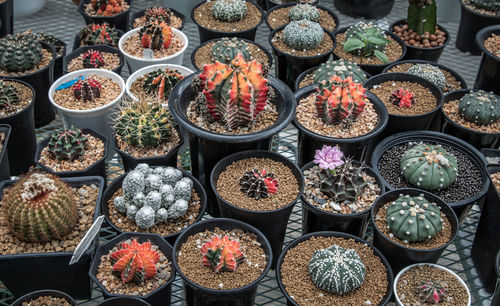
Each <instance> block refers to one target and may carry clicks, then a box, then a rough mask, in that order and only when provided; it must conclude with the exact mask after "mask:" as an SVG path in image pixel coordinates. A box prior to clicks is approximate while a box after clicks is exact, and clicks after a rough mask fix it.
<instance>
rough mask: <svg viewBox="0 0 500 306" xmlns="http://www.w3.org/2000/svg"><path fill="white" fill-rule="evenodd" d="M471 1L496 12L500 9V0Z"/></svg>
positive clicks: (477, 5) (476, 5)
mask: <svg viewBox="0 0 500 306" xmlns="http://www.w3.org/2000/svg"><path fill="white" fill-rule="evenodd" d="M470 2H471V3H472V4H473V5H474V6H475V7H477V8H480V9H484V10H487V11H494V12H496V11H500V1H498V0H471V1H470Z"/></svg>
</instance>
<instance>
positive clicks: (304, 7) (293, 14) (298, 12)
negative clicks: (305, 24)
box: [288, 3, 320, 22]
mask: <svg viewBox="0 0 500 306" xmlns="http://www.w3.org/2000/svg"><path fill="white" fill-rule="evenodd" d="M319 18H320V15H319V10H318V9H317V8H316V7H315V6H313V5H310V4H308V3H304V4H302V3H300V4H297V5H294V6H292V8H291V9H290V10H289V11H288V19H289V20H290V21H295V20H302V19H307V20H310V21H314V22H319Z"/></svg>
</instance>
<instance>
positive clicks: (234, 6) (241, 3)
mask: <svg viewBox="0 0 500 306" xmlns="http://www.w3.org/2000/svg"><path fill="white" fill-rule="evenodd" d="M212 15H213V16H214V18H215V19H217V20H219V21H223V22H234V21H240V20H242V19H243V18H245V16H246V15H247V4H246V1H245V0H215V1H214V4H213V5H212Z"/></svg>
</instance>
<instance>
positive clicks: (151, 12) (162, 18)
mask: <svg viewBox="0 0 500 306" xmlns="http://www.w3.org/2000/svg"><path fill="white" fill-rule="evenodd" d="M172 15H173V12H172V11H171V10H170V9H169V8H163V7H156V6H155V7H150V8H148V9H146V11H144V17H146V22H148V23H149V22H155V21H158V22H159V23H161V22H165V23H167V24H170V22H171V18H172Z"/></svg>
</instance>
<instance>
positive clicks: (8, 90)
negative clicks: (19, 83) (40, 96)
mask: <svg viewBox="0 0 500 306" xmlns="http://www.w3.org/2000/svg"><path fill="white" fill-rule="evenodd" d="M18 102H19V96H18V94H17V88H16V87H15V86H14V85H10V84H7V83H5V82H4V81H0V109H3V108H5V107H7V106H8V105H10V104H13V103H18Z"/></svg>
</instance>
